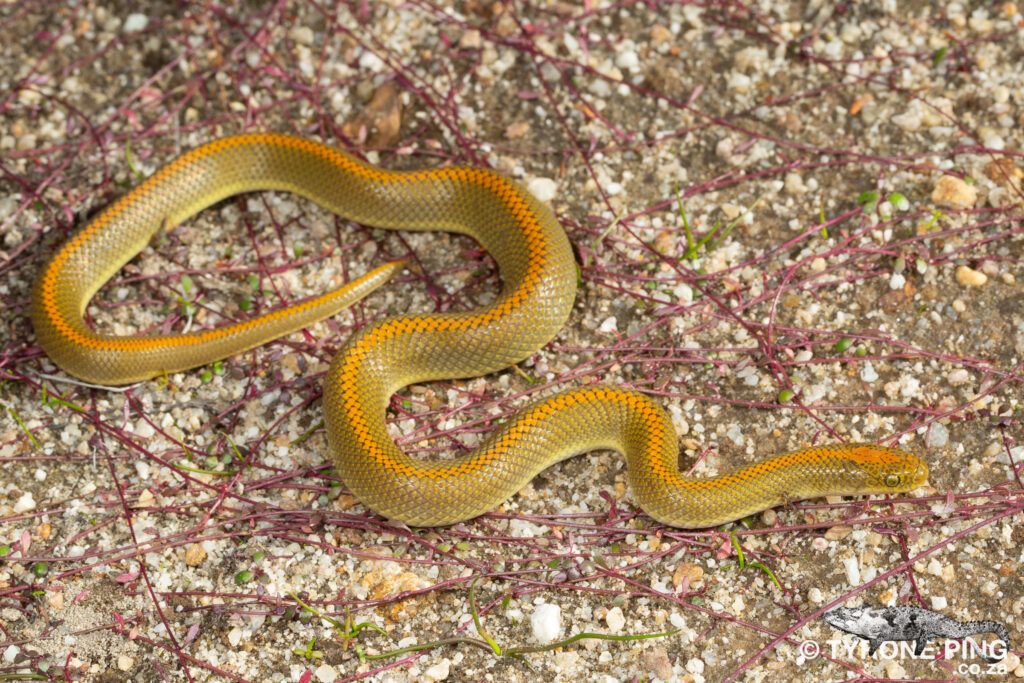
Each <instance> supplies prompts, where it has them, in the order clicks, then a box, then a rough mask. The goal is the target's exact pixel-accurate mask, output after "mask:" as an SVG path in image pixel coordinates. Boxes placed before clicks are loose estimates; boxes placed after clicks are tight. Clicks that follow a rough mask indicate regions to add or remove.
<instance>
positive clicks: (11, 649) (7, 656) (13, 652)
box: [4, 645, 21, 664]
mask: <svg viewBox="0 0 1024 683" xmlns="http://www.w3.org/2000/svg"><path fill="white" fill-rule="evenodd" d="M20 652H21V650H20V649H19V648H18V646H17V645H8V646H7V649H6V650H4V661H5V662H7V663H8V664H13V663H14V660H15V659H17V658H18V653H20Z"/></svg>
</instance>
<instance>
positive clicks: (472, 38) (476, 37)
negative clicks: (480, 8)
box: [459, 29, 481, 50]
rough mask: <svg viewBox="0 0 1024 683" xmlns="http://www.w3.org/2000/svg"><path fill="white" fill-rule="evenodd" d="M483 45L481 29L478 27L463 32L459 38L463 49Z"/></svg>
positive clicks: (473, 48)
mask: <svg viewBox="0 0 1024 683" xmlns="http://www.w3.org/2000/svg"><path fill="white" fill-rule="evenodd" d="M480 45H481V41H480V31H477V30H476V29H470V30H469V31H466V32H465V33H463V34H462V37H461V38H459V47H461V48H462V49H463V50H476V49H477V48H479V47H480Z"/></svg>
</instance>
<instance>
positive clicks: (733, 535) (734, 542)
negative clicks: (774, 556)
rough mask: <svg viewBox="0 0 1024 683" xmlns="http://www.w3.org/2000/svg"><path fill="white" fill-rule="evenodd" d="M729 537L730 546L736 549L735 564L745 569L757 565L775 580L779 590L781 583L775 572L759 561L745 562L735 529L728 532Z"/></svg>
mask: <svg viewBox="0 0 1024 683" xmlns="http://www.w3.org/2000/svg"><path fill="white" fill-rule="evenodd" d="M729 538H730V540H732V547H733V548H735V549H736V565H737V566H738V567H739V568H740V569H746V568H747V567H757V568H758V569H760V570H761V571H763V572H764V573H765V574H767V575H768V576H770V577H771V579H772V581H774V582H775V585H776V586H778V588H779V590H782V584H780V583H779V580H778V579H777V578H775V574H774V573H773V572H772V570H771V569H769V568H768V567H766V566H765V565H763V564H762V563H760V562H747V560H746V558H745V557H744V556H743V548H741V547H740V542H739V541H737V540H736V532H735V531H730V532H729Z"/></svg>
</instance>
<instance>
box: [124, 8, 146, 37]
mask: <svg viewBox="0 0 1024 683" xmlns="http://www.w3.org/2000/svg"><path fill="white" fill-rule="evenodd" d="M147 26H149V17H147V16H146V15H145V14H139V13H138V12H133V13H132V14H129V15H128V17H127V18H126V19H125V20H124V26H123V28H124V31H125V33H134V32H135V31H141V30H142V29H144V28H146V27H147Z"/></svg>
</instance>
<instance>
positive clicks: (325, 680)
mask: <svg viewBox="0 0 1024 683" xmlns="http://www.w3.org/2000/svg"><path fill="white" fill-rule="evenodd" d="M313 675H314V676H316V680H318V681H320V683H334V681H336V680H338V671H337V669H335V668H334V667H333V666H331V665H330V664H321V665H320V666H319V667H318V668H317V670H316V671H315V672H314V673H313Z"/></svg>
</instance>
